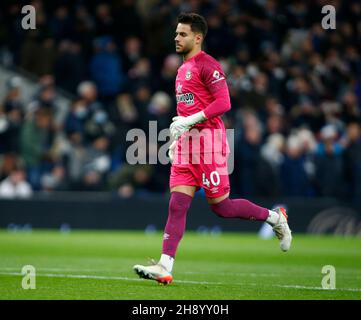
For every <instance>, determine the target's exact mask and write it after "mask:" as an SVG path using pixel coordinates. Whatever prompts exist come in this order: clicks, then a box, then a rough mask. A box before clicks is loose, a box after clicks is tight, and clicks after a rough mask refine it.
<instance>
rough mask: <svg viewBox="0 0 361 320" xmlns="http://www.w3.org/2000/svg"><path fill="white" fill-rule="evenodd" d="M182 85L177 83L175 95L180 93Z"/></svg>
mask: <svg viewBox="0 0 361 320" xmlns="http://www.w3.org/2000/svg"><path fill="white" fill-rule="evenodd" d="M182 87H183V86H182V85H181V84H180V83H178V85H177V93H182Z"/></svg>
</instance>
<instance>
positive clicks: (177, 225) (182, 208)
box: [162, 192, 193, 258]
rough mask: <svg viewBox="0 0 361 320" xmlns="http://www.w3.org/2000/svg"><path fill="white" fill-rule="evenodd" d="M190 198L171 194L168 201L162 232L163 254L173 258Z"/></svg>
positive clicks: (182, 194) (183, 229)
mask: <svg viewBox="0 0 361 320" xmlns="http://www.w3.org/2000/svg"><path fill="white" fill-rule="evenodd" d="M192 199H193V198H192V197H191V196H188V195H186V194H184V193H181V192H172V194H171V196H170V200H169V210H168V220H167V224H166V226H165V230H164V237H163V250H162V253H163V254H167V255H169V256H171V257H173V258H174V257H175V253H176V251H177V248H178V244H179V242H180V241H181V239H182V237H183V234H184V231H185V227H186V217H187V211H188V209H189V207H190V205H191V202H192Z"/></svg>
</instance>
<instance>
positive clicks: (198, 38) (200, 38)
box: [196, 33, 203, 44]
mask: <svg viewBox="0 0 361 320" xmlns="http://www.w3.org/2000/svg"><path fill="white" fill-rule="evenodd" d="M202 40H203V36H202V34H200V33H197V34H196V43H197V44H200V43H202Z"/></svg>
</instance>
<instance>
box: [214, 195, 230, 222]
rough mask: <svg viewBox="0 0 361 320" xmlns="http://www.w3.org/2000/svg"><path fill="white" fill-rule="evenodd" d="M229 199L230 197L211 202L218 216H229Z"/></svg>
mask: <svg viewBox="0 0 361 320" xmlns="http://www.w3.org/2000/svg"><path fill="white" fill-rule="evenodd" d="M227 200H228V198H227V199H225V200H222V201H221V202H218V203H213V204H210V207H211V210H212V211H213V212H214V213H215V214H216V215H217V216H219V217H221V218H226V217H227V216H228V215H227V208H228V205H227Z"/></svg>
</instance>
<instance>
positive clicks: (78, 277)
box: [0, 272, 225, 285]
mask: <svg viewBox="0 0 361 320" xmlns="http://www.w3.org/2000/svg"><path fill="white" fill-rule="evenodd" d="M0 275H13V276H23V274H21V273H19V272H0ZM37 276H39V277H47V278H75V279H97V280H125V281H144V280H143V279H137V278H129V277H115V276H96V275H86V274H58V273H41V274H37ZM173 282H176V283H178V282H179V283H189V284H213V285H225V283H224V282H208V281H191V280H175V281H173Z"/></svg>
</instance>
